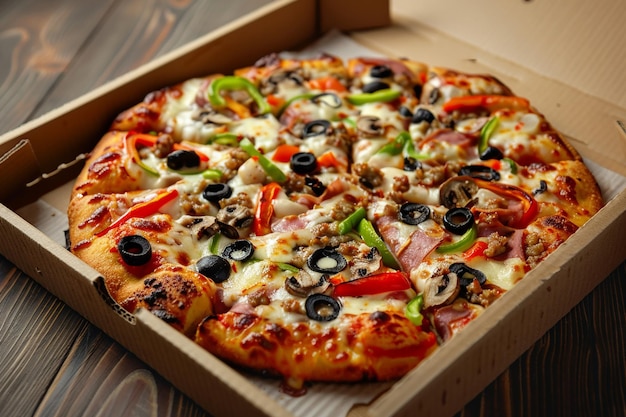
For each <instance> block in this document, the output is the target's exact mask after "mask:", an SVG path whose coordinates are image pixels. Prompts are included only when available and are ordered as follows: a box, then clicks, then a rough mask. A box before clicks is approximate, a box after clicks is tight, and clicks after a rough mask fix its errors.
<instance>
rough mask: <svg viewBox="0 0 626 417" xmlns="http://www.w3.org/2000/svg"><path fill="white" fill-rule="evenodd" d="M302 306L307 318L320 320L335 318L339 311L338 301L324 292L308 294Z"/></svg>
mask: <svg viewBox="0 0 626 417" xmlns="http://www.w3.org/2000/svg"><path fill="white" fill-rule="evenodd" d="M304 307H305V309H306V315H307V317H308V318H310V319H311V320H315V321H322V322H325V321H332V320H335V319H336V318H337V317H339V312H340V311H341V304H340V303H339V301H337V300H336V299H334V298H332V297H329V296H328V295H325V294H312V295H310V296H308V297H307V299H306V301H305V303H304Z"/></svg>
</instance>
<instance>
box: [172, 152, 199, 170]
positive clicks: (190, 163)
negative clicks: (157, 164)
mask: <svg viewBox="0 0 626 417" xmlns="http://www.w3.org/2000/svg"><path fill="white" fill-rule="evenodd" d="M199 166H200V157H199V156H198V154H197V153H195V152H194V151H190V150H186V149H179V150H176V151H174V152H172V153H170V154H169V155H167V167H168V168H169V169H173V170H174V171H179V170H181V169H185V168H197V167H199Z"/></svg>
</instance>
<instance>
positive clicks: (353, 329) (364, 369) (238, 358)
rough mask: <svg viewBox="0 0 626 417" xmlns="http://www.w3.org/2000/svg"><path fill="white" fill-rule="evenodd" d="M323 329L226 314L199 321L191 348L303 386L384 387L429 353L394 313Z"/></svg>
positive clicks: (431, 343)
mask: <svg viewBox="0 0 626 417" xmlns="http://www.w3.org/2000/svg"><path fill="white" fill-rule="evenodd" d="M337 320H340V323H333V324H332V325H329V326H325V325H322V324H319V323H317V322H314V321H312V320H310V321H302V322H295V323H294V322H287V323H280V322H277V321H270V320H268V319H265V318H261V317H259V316H256V315H254V314H248V313H237V312H228V313H225V314H222V315H219V316H216V317H210V318H207V319H206V320H204V321H203V323H202V324H201V325H200V326H199V327H198V332H197V333H196V339H195V340H196V342H198V343H199V344H200V345H201V346H203V347H204V348H206V349H207V350H209V351H210V352H213V353H215V354H217V355H218V356H220V357H223V358H225V359H226V360H229V361H231V362H234V363H237V364H240V365H244V366H246V367H247V368H251V369H255V370H257V371H264V372H270V373H277V374H279V375H282V376H284V377H288V378H295V379H300V380H307V381H362V380H377V381H384V380H389V379H395V378H398V377H400V376H402V375H404V374H406V373H407V372H408V371H409V370H411V369H413V368H414V367H415V365H417V364H418V363H419V362H420V361H421V360H422V359H423V358H424V357H426V356H427V355H428V354H429V353H431V352H432V350H433V349H434V348H435V345H436V342H435V338H434V335H433V334H432V333H426V332H423V331H421V329H420V328H419V327H417V326H415V325H414V324H412V323H411V322H409V321H408V320H407V319H406V317H404V316H403V315H400V314H398V313H389V314H388V313H385V312H375V313H372V314H360V315H347V314H346V315H343V316H342V317H340V318H339V319H337Z"/></svg>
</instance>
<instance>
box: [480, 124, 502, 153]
mask: <svg viewBox="0 0 626 417" xmlns="http://www.w3.org/2000/svg"><path fill="white" fill-rule="evenodd" d="M499 124H500V118H499V117H498V116H494V117H492V118H491V119H489V120H488V121H487V123H485V124H484V125H483V127H482V129H480V139H479V140H478V154H479V155H482V153H483V152H485V150H487V147H488V146H489V138H490V137H491V136H492V135H493V132H495V131H496V129H497V128H498V125H499Z"/></svg>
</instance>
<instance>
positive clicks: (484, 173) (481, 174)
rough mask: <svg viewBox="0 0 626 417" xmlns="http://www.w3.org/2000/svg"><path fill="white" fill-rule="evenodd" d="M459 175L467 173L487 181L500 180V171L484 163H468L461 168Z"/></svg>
mask: <svg viewBox="0 0 626 417" xmlns="http://www.w3.org/2000/svg"><path fill="white" fill-rule="evenodd" d="M458 174H459V175H467V176H468V177H472V178H479V179H481V180H485V181H498V180H499V179H500V173H499V172H498V171H496V170H495V169H493V168H491V167H488V166H484V165H466V166H464V167H463V168H461V169H460V170H459V173H458Z"/></svg>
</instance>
